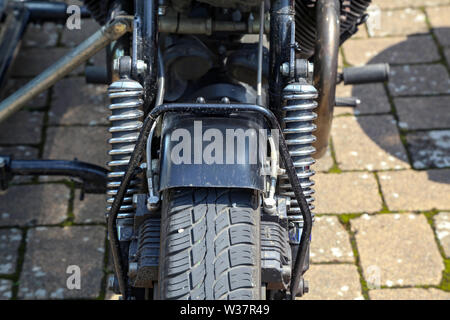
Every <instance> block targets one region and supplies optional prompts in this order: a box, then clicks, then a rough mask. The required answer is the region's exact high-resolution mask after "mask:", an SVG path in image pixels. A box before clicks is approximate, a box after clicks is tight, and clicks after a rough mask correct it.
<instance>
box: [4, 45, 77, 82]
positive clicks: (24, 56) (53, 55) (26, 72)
mask: <svg viewBox="0 0 450 320" xmlns="http://www.w3.org/2000/svg"><path fill="white" fill-rule="evenodd" d="M69 51H70V49H68V48H60V47H58V48H51V49H47V48H24V49H23V50H20V51H19V53H18V55H17V58H16V60H15V62H14V66H13V67H12V70H11V76H12V77H34V76H36V75H38V74H39V73H41V72H42V71H44V70H45V69H47V68H48V67H50V66H51V65H53V64H54V63H55V62H56V61H58V60H59V59H60V58H61V57H63V56H64V55H65V54H67V53H68V52H69ZM83 72H84V66H80V67H78V68H76V69H75V70H74V71H72V72H71V73H70V74H72V75H73V74H81V73H83Z"/></svg>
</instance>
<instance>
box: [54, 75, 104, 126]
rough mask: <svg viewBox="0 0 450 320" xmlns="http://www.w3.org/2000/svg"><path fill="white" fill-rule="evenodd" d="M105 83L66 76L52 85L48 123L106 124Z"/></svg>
mask: <svg viewBox="0 0 450 320" xmlns="http://www.w3.org/2000/svg"><path fill="white" fill-rule="evenodd" d="M106 89H107V86H106V85H95V84H87V83H86V80H85V78H83V77H76V78H66V79H63V80H61V81H59V82H58V83H56V84H55V86H54V94H53V97H52V98H53V99H52V103H51V109H50V112H49V113H48V115H49V124H50V125H55V124H59V125H61V124H63V125H73V124H81V125H96V124H108V123H109V122H108V116H109V115H110V113H111V112H110V111H109V110H108V108H107V99H106Z"/></svg>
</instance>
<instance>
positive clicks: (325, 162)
mask: <svg viewBox="0 0 450 320" xmlns="http://www.w3.org/2000/svg"><path fill="white" fill-rule="evenodd" d="M0 150H1V149H0ZM332 167H333V157H332V156H331V151H330V146H328V148H327V151H326V152H325V154H324V155H323V157H322V158H320V159H317V160H316V163H315V164H314V167H313V169H314V170H315V171H316V172H319V171H325V172H326V171H328V170H330V169H331V168H332Z"/></svg>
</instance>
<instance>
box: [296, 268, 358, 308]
mask: <svg viewBox="0 0 450 320" xmlns="http://www.w3.org/2000/svg"><path fill="white" fill-rule="evenodd" d="M305 280H306V281H309V293H307V294H305V295H304V296H303V297H302V298H300V299H301V300H356V299H357V300H362V299H364V298H363V296H362V293H361V284H360V282H359V274H358V271H357V269H356V266H354V265H350V264H348V265H346V264H335V265H332V264H326V265H317V264H313V265H311V266H310V270H308V271H307V272H306V273H305Z"/></svg>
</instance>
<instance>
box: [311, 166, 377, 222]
mask: <svg viewBox="0 0 450 320" xmlns="http://www.w3.org/2000/svg"><path fill="white" fill-rule="evenodd" d="M314 180H315V182H316V186H315V190H316V195H315V198H316V201H315V202H314V204H315V206H316V209H315V210H314V212H315V213H317V214H321V213H358V212H376V211H379V210H381V208H382V203H381V198H380V195H379V194H378V186H377V182H376V180H375V177H374V176H373V175H372V174H371V173H367V172H345V173H340V174H325V173H318V174H316V175H315V176H314Z"/></svg>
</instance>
